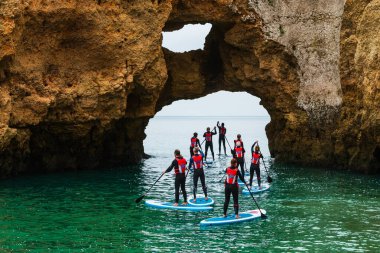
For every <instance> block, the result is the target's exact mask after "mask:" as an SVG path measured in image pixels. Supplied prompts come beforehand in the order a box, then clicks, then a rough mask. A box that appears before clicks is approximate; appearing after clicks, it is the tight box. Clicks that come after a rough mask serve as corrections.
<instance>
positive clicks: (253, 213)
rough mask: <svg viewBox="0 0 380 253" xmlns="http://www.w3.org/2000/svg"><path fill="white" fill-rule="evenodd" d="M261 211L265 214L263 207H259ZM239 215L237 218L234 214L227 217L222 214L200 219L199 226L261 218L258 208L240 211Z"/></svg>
mask: <svg viewBox="0 0 380 253" xmlns="http://www.w3.org/2000/svg"><path fill="white" fill-rule="evenodd" d="M261 212H262V213H263V214H266V211H265V210H264V209H261ZM239 216H240V218H239V219H236V218H235V214H232V215H228V216H227V217H223V216H222V217H214V218H209V219H205V220H202V221H201V223H200V226H220V225H228V224H233V223H240V222H246V221H251V220H255V219H260V218H261V214H260V211H259V210H258V209H256V210H250V211H246V212H243V213H240V214H239Z"/></svg>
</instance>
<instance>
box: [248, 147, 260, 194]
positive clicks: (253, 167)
mask: <svg viewBox="0 0 380 253" xmlns="http://www.w3.org/2000/svg"><path fill="white" fill-rule="evenodd" d="M254 147H255V143H254V144H253V145H252V148H251V154H252V158H253V156H254V153H255V154H256V156H257V157H259V158H258V162H257V164H254V163H253V162H251V167H250V168H249V185H250V186H252V179H253V174H254V173H255V172H256V176H257V183H258V185H259V187H260V186H261V178H260V158H263V155H262V154H261V153H258V152H254V151H253V150H254Z"/></svg>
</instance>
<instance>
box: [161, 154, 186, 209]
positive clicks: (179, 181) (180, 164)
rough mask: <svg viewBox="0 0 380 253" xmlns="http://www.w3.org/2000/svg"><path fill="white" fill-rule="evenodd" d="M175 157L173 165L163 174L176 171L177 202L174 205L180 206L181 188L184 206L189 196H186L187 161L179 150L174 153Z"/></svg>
mask: <svg viewBox="0 0 380 253" xmlns="http://www.w3.org/2000/svg"><path fill="white" fill-rule="evenodd" d="M174 157H175V159H174V160H173V161H172V163H171V165H170V166H169V167H168V168H167V169H166V170H164V171H163V172H164V173H167V172H170V171H171V170H172V169H174V173H175V180H174V188H175V202H174V204H173V205H174V206H178V201H179V188H180V187H181V191H182V195H183V205H187V194H186V189H185V183H186V176H185V171H186V164H187V161H186V159H185V158H183V156H182V155H181V152H180V151H179V150H178V149H176V150H175V151H174Z"/></svg>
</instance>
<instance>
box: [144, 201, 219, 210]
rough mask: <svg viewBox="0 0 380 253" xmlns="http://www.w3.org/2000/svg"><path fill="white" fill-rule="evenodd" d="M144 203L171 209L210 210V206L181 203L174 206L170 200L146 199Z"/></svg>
mask: <svg viewBox="0 0 380 253" xmlns="http://www.w3.org/2000/svg"><path fill="white" fill-rule="evenodd" d="M145 205H147V206H149V207H153V208H159V209H172V210H185V211H195V212H197V211H210V210H212V209H213V207H212V206H193V205H186V206H185V205H181V204H179V205H178V206H174V203H172V202H163V201H159V200H146V201H145Z"/></svg>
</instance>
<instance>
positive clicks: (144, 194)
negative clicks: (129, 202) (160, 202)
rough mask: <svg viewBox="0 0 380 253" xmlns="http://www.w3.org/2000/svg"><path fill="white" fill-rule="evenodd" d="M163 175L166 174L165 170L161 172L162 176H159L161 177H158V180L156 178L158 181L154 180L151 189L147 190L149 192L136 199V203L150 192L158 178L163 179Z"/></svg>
mask: <svg viewBox="0 0 380 253" xmlns="http://www.w3.org/2000/svg"><path fill="white" fill-rule="evenodd" d="M163 175H165V172H163V173H162V174H161V176H160V177H159V178H157V180H156V182H154V183H153V185H152V186H151V187H150V188H149V190H148V191H147V192H145V194H144V195H142V196H141V197H139V198H137V199H136V200H135V202H136V203H139V202H140V201H141V200H142V199H143V198H144V197H145V196H146V195H147V194H148V193H149V191H150V190H151V189H152V188H153V186H154V185H155V184H156V183H157V182H158V180H160V179H161V177H162V176H163Z"/></svg>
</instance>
